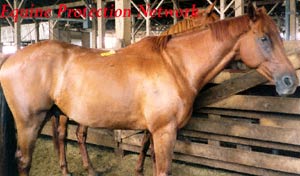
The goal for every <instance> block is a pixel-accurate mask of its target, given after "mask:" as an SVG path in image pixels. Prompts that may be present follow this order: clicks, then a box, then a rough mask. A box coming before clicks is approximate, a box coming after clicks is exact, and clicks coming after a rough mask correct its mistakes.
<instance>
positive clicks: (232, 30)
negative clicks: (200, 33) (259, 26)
mask: <svg viewBox="0 0 300 176" xmlns="http://www.w3.org/2000/svg"><path fill="white" fill-rule="evenodd" d="M208 26H209V28H210V30H211V32H212V35H213V37H214V38H215V39H216V40H218V41H224V40H227V39H230V38H232V37H233V36H236V35H237V34H240V33H241V32H244V31H245V32H246V31H248V30H249V29H250V25H249V17H248V15H243V16H239V17H235V18H231V19H225V20H221V21H218V22H216V23H211V24H209V25H208Z"/></svg>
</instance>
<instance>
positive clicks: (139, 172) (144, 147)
mask: <svg viewBox="0 0 300 176" xmlns="http://www.w3.org/2000/svg"><path fill="white" fill-rule="evenodd" d="M150 138H151V134H150V133H149V132H148V131H145V133H144V137H143V141H142V146H141V150H140V155H139V159H138V163H137V165H136V169H135V170H136V175H137V176H143V175H144V174H143V171H144V163H145V158H146V155H147V151H148V149H149V146H150Z"/></svg>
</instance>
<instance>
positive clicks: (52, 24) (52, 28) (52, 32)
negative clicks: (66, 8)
mask: <svg viewBox="0 0 300 176" xmlns="http://www.w3.org/2000/svg"><path fill="white" fill-rule="evenodd" d="M56 16H57V14H55V13H54V12H53V11H52V14H51V17H52V18H55V17H56ZM57 23H58V21H57V20H52V19H50V20H49V39H50V40H59V30H58V28H56V24H57Z"/></svg>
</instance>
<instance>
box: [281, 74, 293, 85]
mask: <svg viewBox="0 0 300 176" xmlns="http://www.w3.org/2000/svg"><path fill="white" fill-rule="evenodd" d="M282 81H283V83H284V85H285V86H287V87H291V86H292V85H293V80H292V78H291V77H290V76H285V77H283V78H282Z"/></svg>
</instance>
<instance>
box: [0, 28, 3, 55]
mask: <svg viewBox="0 0 300 176" xmlns="http://www.w3.org/2000/svg"><path fill="white" fill-rule="evenodd" d="M2 52H3V44H2V39H1V26H0V53H2Z"/></svg>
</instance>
